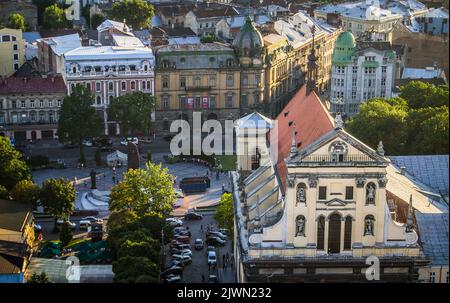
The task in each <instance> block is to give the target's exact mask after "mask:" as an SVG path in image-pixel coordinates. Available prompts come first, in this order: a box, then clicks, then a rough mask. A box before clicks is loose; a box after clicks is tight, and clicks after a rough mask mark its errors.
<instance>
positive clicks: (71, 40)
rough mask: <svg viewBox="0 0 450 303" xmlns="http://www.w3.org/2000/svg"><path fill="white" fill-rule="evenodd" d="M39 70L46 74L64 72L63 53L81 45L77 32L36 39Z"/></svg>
mask: <svg viewBox="0 0 450 303" xmlns="http://www.w3.org/2000/svg"><path fill="white" fill-rule="evenodd" d="M36 44H37V48H38V62H39V71H40V72H42V73H47V74H64V69H65V68H64V53H66V52H68V51H71V50H73V49H75V48H78V47H81V38H80V36H79V35H78V34H70V35H64V36H58V37H49V38H40V39H37V40H36Z"/></svg>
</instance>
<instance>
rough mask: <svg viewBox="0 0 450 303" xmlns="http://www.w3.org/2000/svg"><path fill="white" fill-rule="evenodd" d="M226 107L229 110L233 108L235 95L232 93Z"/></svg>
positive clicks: (228, 96) (228, 95)
mask: <svg viewBox="0 0 450 303" xmlns="http://www.w3.org/2000/svg"><path fill="white" fill-rule="evenodd" d="M226 107H227V108H232V107H233V94H231V93H229V94H227V99H226Z"/></svg>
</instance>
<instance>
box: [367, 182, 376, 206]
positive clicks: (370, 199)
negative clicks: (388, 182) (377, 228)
mask: <svg viewBox="0 0 450 303" xmlns="http://www.w3.org/2000/svg"><path fill="white" fill-rule="evenodd" d="M366 195H367V201H366V203H367V204H375V185H374V184H373V183H369V184H367V190H366Z"/></svg>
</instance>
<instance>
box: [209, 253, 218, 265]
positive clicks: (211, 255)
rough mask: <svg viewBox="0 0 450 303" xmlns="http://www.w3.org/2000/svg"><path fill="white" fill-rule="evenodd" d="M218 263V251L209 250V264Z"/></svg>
mask: <svg viewBox="0 0 450 303" xmlns="http://www.w3.org/2000/svg"><path fill="white" fill-rule="evenodd" d="M216 263H217V258H216V252H215V251H210V252H208V265H214V264H216Z"/></svg>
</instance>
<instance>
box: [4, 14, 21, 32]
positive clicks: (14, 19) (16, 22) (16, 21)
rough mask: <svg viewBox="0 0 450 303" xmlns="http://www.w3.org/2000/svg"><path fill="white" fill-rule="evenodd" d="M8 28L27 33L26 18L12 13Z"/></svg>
mask: <svg viewBox="0 0 450 303" xmlns="http://www.w3.org/2000/svg"><path fill="white" fill-rule="evenodd" d="M8 27H9V28H15V29H20V30H22V31H23V32H24V31H25V18H24V17H23V16H22V15H21V14H19V13H12V14H11V15H9V18H8Z"/></svg>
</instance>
